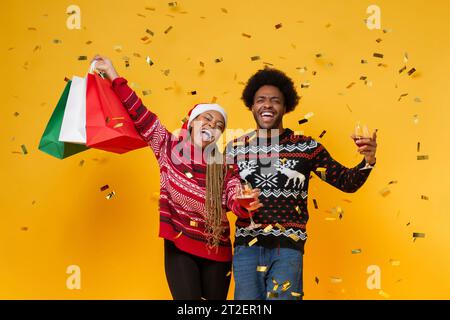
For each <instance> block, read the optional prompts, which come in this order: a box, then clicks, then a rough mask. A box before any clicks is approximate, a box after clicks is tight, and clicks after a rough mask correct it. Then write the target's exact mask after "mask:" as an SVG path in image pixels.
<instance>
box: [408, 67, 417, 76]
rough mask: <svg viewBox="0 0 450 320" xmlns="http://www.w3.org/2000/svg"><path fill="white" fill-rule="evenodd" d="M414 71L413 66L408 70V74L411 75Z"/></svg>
mask: <svg viewBox="0 0 450 320" xmlns="http://www.w3.org/2000/svg"><path fill="white" fill-rule="evenodd" d="M414 72H416V69H415V68H411V69H410V70H409V71H408V76H410V75H412V74H413V73H414Z"/></svg>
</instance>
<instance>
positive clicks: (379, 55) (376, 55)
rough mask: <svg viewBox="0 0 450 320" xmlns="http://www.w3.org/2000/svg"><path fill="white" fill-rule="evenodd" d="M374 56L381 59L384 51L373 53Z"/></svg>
mask: <svg viewBox="0 0 450 320" xmlns="http://www.w3.org/2000/svg"><path fill="white" fill-rule="evenodd" d="M373 56H374V57H375V58H380V59H382V58H383V57H384V55H383V54H382V53H376V52H375V53H374V54H373Z"/></svg>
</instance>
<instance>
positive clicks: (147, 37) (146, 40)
mask: <svg viewBox="0 0 450 320" xmlns="http://www.w3.org/2000/svg"><path fill="white" fill-rule="evenodd" d="M141 41H142V43H144V44H149V43H150V42H152V40H151V39H150V37H149V36H145V37H142V38H141Z"/></svg>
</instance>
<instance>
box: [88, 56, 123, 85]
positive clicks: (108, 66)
mask: <svg viewBox="0 0 450 320" xmlns="http://www.w3.org/2000/svg"><path fill="white" fill-rule="evenodd" d="M94 60H95V61H97V63H96V64H95V69H96V70H97V71H99V72H102V73H104V74H105V75H106V77H107V78H108V79H109V80H111V81H113V80H114V79H116V78H118V77H119V75H118V74H117V71H116V69H115V68H114V66H113V64H112V62H111V60H109V59H108V58H107V57H104V56H101V55H98V54H97V55H96V56H95V57H94V58H93V59H92V61H91V62H93V61H94Z"/></svg>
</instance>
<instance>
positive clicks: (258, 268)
mask: <svg viewBox="0 0 450 320" xmlns="http://www.w3.org/2000/svg"><path fill="white" fill-rule="evenodd" d="M256 271H257V272H266V271H267V266H257V267H256Z"/></svg>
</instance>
